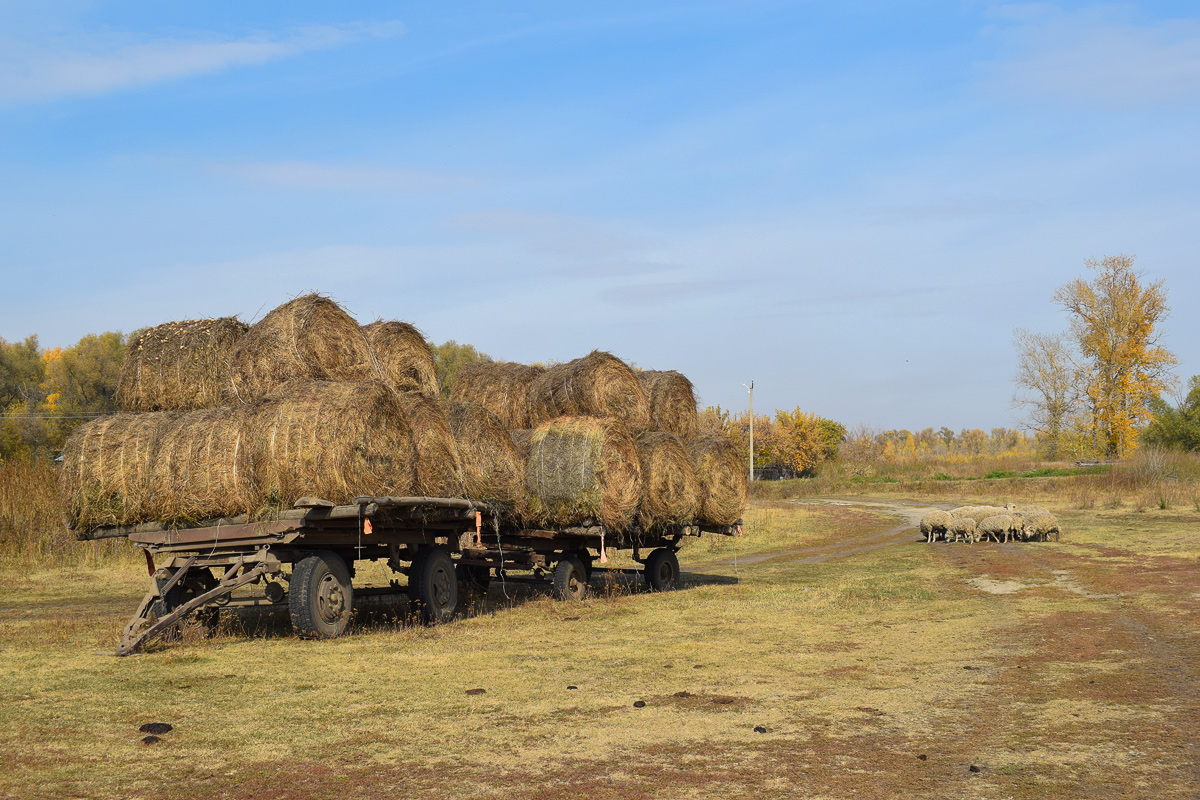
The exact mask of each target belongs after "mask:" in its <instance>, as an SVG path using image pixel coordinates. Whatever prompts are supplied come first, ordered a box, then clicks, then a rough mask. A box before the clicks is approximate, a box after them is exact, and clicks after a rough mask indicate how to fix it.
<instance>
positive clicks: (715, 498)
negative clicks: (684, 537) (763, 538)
mask: <svg viewBox="0 0 1200 800" xmlns="http://www.w3.org/2000/svg"><path fill="white" fill-rule="evenodd" d="M687 452H688V457H689V458H691V460H692V466H693V467H694V468H695V470H696V477H697V478H698V479H699V480H700V513H699V514H698V515H697V516H698V518H699V519H700V521H701V522H706V523H708V524H710V525H733V524H735V523H736V522H737V521H738V520H739V519H741V516H742V512H743V511H744V510H745V509H746V474H747V471H748V468H747V465H746V463H745V462H744V461H742V456H741V453H739V452H738V449H737V446H736V445H734V443H733V442H731V441H729V439H727V438H725V437H724V436H719V435H718V436H699V437H697V438H695V439H693V440H692V441H690V442H689V443H688V445H687Z"/></svg>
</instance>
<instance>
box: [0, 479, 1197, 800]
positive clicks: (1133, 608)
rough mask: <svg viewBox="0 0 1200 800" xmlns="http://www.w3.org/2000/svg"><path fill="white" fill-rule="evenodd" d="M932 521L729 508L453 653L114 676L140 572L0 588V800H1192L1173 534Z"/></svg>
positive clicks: (1177, 536) (369, 619)
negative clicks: (733, 518) (671, 552)
mask: <svg viewBox="0 0 1200 800" xmlns="http://www.w3.org/2000/svg"><path fill="white" fill-rule="evenodd" d="M960 499H962V498H955V497H947V496H944V493H942V492H939V493H938V494H937V495H936V496H927V497H924V498H921V497H911V496H909V497H905V496H901V495H898V494H895V493H892V494H888V495H887V496H886V497H884V498H882V499H878V498H877V499H871V498H866V497H853V496H845V495H844V496H841V497H839V498H836V499H828V498H825V499H817V498H804V499H800V500H775V501H766V500H759V501H755V503H754V505H753V506H752V508H751V509H749V511H748V513H747V524H746V526H745V530H746V535H745V536H744V537H742V538H741V539H737V540H730V539H709V538H706V539H702V540H699V541H694V542H692V543H690V544H689V546H688V547H687V548H686V549H685V550H684V551H683V552H682V553H681V554H680V560H681V562H682V564H683V568H684V571H685V580H686V584H687V585H686V586H685V588H683V589H682V590H680V591H676V592H671V593H664V594H652V593H648V592H646V591H644V590H643V589H642V588H641V587H640V586H637V585H636V584H624V583H621V584H615V585H605V584H603V583H602V582H600V581H596V582H594V584H593V597H592V598H590V599H588V600H586V601H584V602H582V603H578V604H564V603H559V602H556V601H554V600H551V599H549V598H548V597H547V596H546V595H545V594H543V593H541V592H538V591H533V590H530V589H528V588H523V589H521V590H520V591H518V587H516V586H513V585H510V586H508V587H501V586H499V585H493V587H492V589H491V591H490V592H489V595H488V597H487V598H486V600H485V601H483V602H481V603H480V604H478V605H477V607H476V608H475V609H474V611H473V612H472V613H471V614H469V615H468V616H466V617H465V618H463V619H460V620H458V621H455V622H454V623H452V624H449V625H444V626H439V627H433V628H422V627H416V626H408V625H405V624H403V622H401V621H399V620H398V619H397V618H396V617H397V616H402V615H403V611H404V609H403V608H402V607H400V608H393V609H389V608H386V607H379V608H375V609H371V608H367V607H364V608H363V609H362V611H361V614H360V616H359V619H358V621H357V622H356V624H355V628H354V631H353V633H352V634H351V635H349V636H347V637H345V638H342V639H339V640H335V641H328V642H302V641H298V640H296V639H294V638H292V637H291V635H290V632H289V630H288V628H287V626H286V624H285V622H284V621H283V620H281V619H271V618H266V617H259V618H248V617H247V618H240V619H237V620H227V621H226V622H225V623H224V624H223V628H222V631H221V632H220V633H219V634H218V635H217V636H215V637H213V638H204V637H203V636H201V635H199V633H198V632H197V631H191V632H189V633H188V634H187V635H186V636H185V638H184V640H183V641H181V642H176V643H171V644H166V645H158V646H155V647H152V648H151V650H150V652H147V653H144V654H141V655H137V656H133V657H130V658H126V659H119V658H116V657H114V656H113V655H112V651H113V648H114V647H115V645H116V642H117V638H118V634H119V631H120V628H121V626H122V625H123V624H124V622H125V621H126V619H127V617H128V615H129V614H130V613H131V612H132V610H133V608H134V606H135V605H136V603H137V600H138V599H139V597H140V595H141V593H142V592H143V591H144V590H145V588H146V586H145V584H146V578H145V571H144V567H143V566H142V565H141V564H140V559H137V560H135V559H133V558H129V557H128V554H126V555H125V556H122V555H121V554H120V553H104V554H99V555H96V556H94V557H87V555H86V553H81V554H79V555H77V556H76V557H73V558H72V559H71V560H70V562H69V566H63V567H54V566H47V565H46V564H45V561H44V560H43V561H40V562H37V563H36V564H35V563H34V562H32V561H29V560H24V561H23V560H21V559H18V558H16V557H13V558H8V559H6V563H5V565H4V567H3V568H0V649H2V651H3V660H2V663H0V674H2V675H3V679H2V681H0V687H2V688H0V701H2V702H0V749H2V751H3V753H4V758H3V760H2V761H0V796H4V797H31V798H32V797H38V798H43V797H89V798H92V797H95V798H143V797H144V798H155V799H156V800H169V799H170V798H185V797H186V798H193V797H227V798H257V797H272V798H343V797H354V798H375V797H379V798H383V797H389V798H390V797H398V796H407V795H423V796H427V797H501V796H512V795H514V794H516V795H519V796H521V797H523V798H529V799H532V798H555V797H568V796H585V797H597V798H609V797H611V798H639V797H656V798H659V797H662V798H675V797H679V798H684V797H722V798H725V797H734V798H736V797H754V798H762V797H813V798H845V797H862V798H895V797H928V798H1045V797H1062V798H1107V797H1114V798H1115V797H1156V798H1192V797H1196V796H1198V795H1200V753H1197V749H1198V747H1200V745H1198V742H1200V697H1198V692H1200V688H1198V687H1200V675H1197V672H1198V665H1200V581H1198V580H1197V579H1198V578H1200V574H1198V573H1200V566H1198V562H1197V559H1198V558H1200V512H1197V511H1196V510H1195V509H1194V508H1192V507H1191V506H1187V507H1183V508H1179V507H1174V508H1167V509H1162V508H1158V507H1149V508H1143V509H1141V510H1138V509H1136V508H1133V507H1131V506H1121V507H1116V508H1114V507H1109V506H1108V505H1105V504H1095V505H1094V507H1092V508H1078V507H1073V505H1078V504H1072V503H1070V502H1067V497H1066V496H1065V495H1064V496H1063V498H1062V500H1063V502H1062V503H1061V504H1060V505H1058V506H1055V505H1053V504H1052V505H1051V508H1052V510H1055V511H1056V512H1058V513H1059V514H1060V519H1061V520H1062V523H1063V529H1064V532H1065V533H1064V535H1063V538H1062V541H1060V542H1058V543H1041V544H1008V545H995V544H979V545H973V546H972V545H962V544H955V545H947V544H936V545H927V544H924V543H923V542H921V541H919V536H918V534H917V533H916V531H915V530H914V529H913V522H912V521H913V519H915V518H916V517H917V516H919V514H920V512H921V510H922V509H925V508H928V507H929V505H928V503H930V502H933V503H936V504H939V505H942V506H950V505H955V504H957V501H958V500H960ZM996 499H1002V498H996ZM1014 499H1018V501H1019V500H1020V499H1019V498H1014ZM1043 500H1044V498H1043ZM76 546H77V547H79V548H81V549H85V547H86V546H84V545H76ZM101 556H103V557H101ZM735 562H736V563H735ZM380 574H382V573H380ZM506 590H507V595H508V596H507V597H506V596H505V594H506ZM472 690H483V691H472ZM148 722H166V723H170V724H171V725H172V726H174V727H173V730H171V731H170V732H169V733H165V734H162V735H161V736H160V741H158V742H156V743H152V744H145V743H143V741H142V738H143V737H144V736H145V735H146V734H144V733H141V732H139V726H141V725H143V724H144V723H148Z"/></svg>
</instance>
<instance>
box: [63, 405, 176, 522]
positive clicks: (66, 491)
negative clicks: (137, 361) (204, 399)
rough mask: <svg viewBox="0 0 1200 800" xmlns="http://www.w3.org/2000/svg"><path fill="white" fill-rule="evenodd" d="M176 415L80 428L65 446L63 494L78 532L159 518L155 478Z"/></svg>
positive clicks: (122, 417) (118, 417) (121, 418)
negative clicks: (153, 486)
mask: <svg viewBox="0 0 1200 800" xmlns="http://www.w3.org/2000/svg"><path fill="white" fill-rule="evenodd" d="M178 416H179V414H178V412H174V411H158V412H153V413H146V414H114V415H112V416H109V417H101V418H100V419H97V420H92V421H91V422H89V423H87V424H85V425H80V426H79V427H78V428H76V429H75V431H74V432H73V433H72V434H71V435H70V437H68V438H67V441H66V444H64V445H63V460H62V464H61V465H60V466H59V470H58V494H59V499H60V500H61V501H62V505H63V520H64V521H65V522H66V525H67V527H68V528H71V529H72V530H92V529H93V528H101V527H109V526H112V525H133V524H136V523H139V522H147V521H149V520H152V519H154V518H155V509H156V507H157V506H156V499H155V496H154V492H153V491H152V489H151V484H150V474H151V469H152V464H153V463H154V456H155V451H156V450H157V449H158V446H159V441H160V440H161V438H162V433H163V431H164V430H165V429H166V428H167V427H168V426H169V425H170V424H171V423H172V422H173V421H174V420H175V419H176V418H177V417H178Z"/></svg>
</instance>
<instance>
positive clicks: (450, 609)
mask: <svg viewBox="0 0 1200 800" xmlns="http://www.w3.org/2000/svg"><path fill="white" fill-rule="evenodd" d="M408 586H409V597H410V598H412V600H413V602H414V604H415V605H416V610H417V613H418V614H420V615H421V619H423V620H424V621H425V622H428V623H441V622H449V621H450V620H451V619H452V618H453V617H454V609H455V608H457V607H458V576H457V575H456V574H455V572H454V560H453V559H451V558H450V554H449V553H447V552H446V551H445V550H442V549H441V548H440V547H432V548H430V549H428V550H426V551H424V552H423V553H422V554H421V555H419V556H418V557H417V560H416V561H414V562H413V563H412V567H411V568H410V571H409V573H408ZM414 592H415V596H414Z"/></svg>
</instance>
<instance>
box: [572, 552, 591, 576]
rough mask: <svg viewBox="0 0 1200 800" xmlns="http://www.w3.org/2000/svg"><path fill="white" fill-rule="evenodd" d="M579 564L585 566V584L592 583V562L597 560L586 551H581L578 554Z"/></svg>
mask: <svg viewBox="0 0 1200 800" xmlns="http://www.w3.org/2000/svg"><path fill="white" fill-rule="evenodd" d="M575 555H576V557H577V558H578V559H579V563H581V564H583V577H584V583H591V582H592V562H593V561H594V560H595V558H594V557H593V556H592V554H591V553H589V552H588V551H587V550H586V549H580V550H579V551H578V552H577V553H576V554H575Z"/></svg>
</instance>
